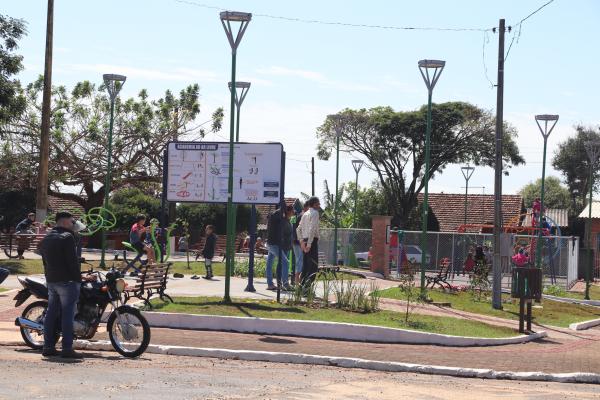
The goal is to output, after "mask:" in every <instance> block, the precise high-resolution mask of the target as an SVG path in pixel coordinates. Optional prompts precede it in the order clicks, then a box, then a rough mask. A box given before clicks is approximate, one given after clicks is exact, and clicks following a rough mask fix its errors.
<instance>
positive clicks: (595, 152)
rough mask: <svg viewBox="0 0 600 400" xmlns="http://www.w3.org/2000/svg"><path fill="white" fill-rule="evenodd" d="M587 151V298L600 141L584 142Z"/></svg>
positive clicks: (587, 298)
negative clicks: (588, 187)
mask: <svg viewBox="0 0 600 400" xmlns="http://www.w3.org/2000/svg"><path fill="white" fill-rule="evenodd" d="M584 146H585V151H586V152H587V155H588V157H589V159H590V201H589V202H588V207H589V210H588V211H589V212H588V226H589V228H588V246H587V247H588V248H587V257H588V267H587V268H586V271H585V299H586V300H589V299H590V281H591V280H592V269H593V261H592V243H593V240H592V203H593V202H592V193H593V191H594V166H595V165H596V163H597V162H598V157H599V156H600V141H599V140H593V141H587V142H585V143H584Z"/></svg>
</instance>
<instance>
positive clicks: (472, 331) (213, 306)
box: [152, 297, 518, 338]
mask: <svg viewBox="0 0 600 400" xmlns="http://www.w3.org/2000/svg"><path fill="white" fill-rule="evenodd" d="M174 300H175V303H163V302H162V301H161V300H159V299H156V300H152V304H153V306H154V307H155V308H154V311H163V312H175V313H188V314H205V315H224V316H236V317H260V318H277V319H298V320H312V321H328V322H348V323H354V324H364V325H376V326H385V327H391V328H404V329H412V330H417V331H423V332H434V333H442V334H446V335H457V336H475V337H486V338H496V337H510V336H516V335H517V334H518V333H517V332H516V330H513V329H509V328H503V327H495V326H491V325H487V324H484V323H481V322H477V321H469V320H464V319H458V318H452V317H432V316H427V315H419V314H412V315H411V316H410V319H409V322H408V323H405V322H404V314H401V313H398V312H393V311H377V312H374V313H368V314H363V313H357V312H350V311H344V310H339V309H335V308H321V309H319V308H312V307H306V306H292V305H286V304H278V303H276V302H273V301H266V300H254V299H250V300H242V299H234V302H233V303H230V304H225V303H223V302H222V299H221V298H218V297H176V298H175V299H174Z"/></svg>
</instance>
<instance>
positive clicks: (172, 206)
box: [163, 106, 179, 228]
mask: <svg viewBox="0 0 600 400" xmlns="http://www.w3.org/2000/svg"><path fill="white" fill-rule="evenodd" d="M173 140H174V141H175V142H177V141H178V140H179V107H178V106H175V110H174V111H173ZM176 219H177V203H176V202H174V201H171V202H169V218H168V220H167V224H165V226H164V227H163V228H166V227H167V225H168V224H170V223H173V222H175V220H176Z"/></svg>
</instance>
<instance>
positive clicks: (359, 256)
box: [354, 244, 431, 264]
mask: <svg viewBox="0 0 600 400" xmlns="http://www.w3.org/2000/svg"><path fill="white" fill-rule="evenodd" d="M403 247H404V251H405V252H406V258H407V259H408V260H409V261H410V262H412V263H416V264H420V263H421V258H422V256H421V255H422V254H423V252H422V251H421V248H420V247H419V246H415V245H412V244H405V245H404V246H400V248H398V249H396V248H390V256H391V257H393V256H394V255H395V254H396V252H398V253H399V252H400V251H402V248H403ZM354 255H355V256H356V260H357V261H358V262H361V261H368V260H369V252H368V251H363V252H360V253H354ZM425 262H426V263H427V264H429V263H430V262H431V256H430V255H429V254H427V257H426V258H425Z"/></svg>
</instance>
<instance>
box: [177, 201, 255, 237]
mask: <svg viewBox="0 0 600 400" xmlns="http://www.w3.org/2000/svg"><path fill="white" fill-rule="evenodd" d="M250 209H251V208H250V207H249V206H246V205H238V206H237V207H236V210H237V214H236V215H237V218H236V230H237V232H241V231H244V230H246V229H248V226H249V224H250ZM177 215H178V216H179V217H180V218H181V219H183V220H185V221H187V222H188V223H189V227H190V231H199V230H202V231H204V227H205V226H206V225H214V226H215V230H216V232H215V233H216V234H218V235H223V234H225V233H226V232H227V206H226V205H224V204H209V203H205V204H191V203H181V204H179V205H178V206H177Z"/></svg>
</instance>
